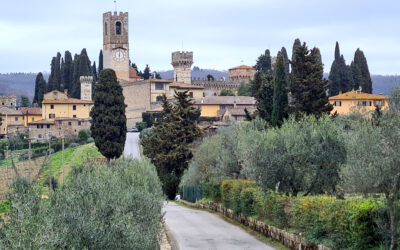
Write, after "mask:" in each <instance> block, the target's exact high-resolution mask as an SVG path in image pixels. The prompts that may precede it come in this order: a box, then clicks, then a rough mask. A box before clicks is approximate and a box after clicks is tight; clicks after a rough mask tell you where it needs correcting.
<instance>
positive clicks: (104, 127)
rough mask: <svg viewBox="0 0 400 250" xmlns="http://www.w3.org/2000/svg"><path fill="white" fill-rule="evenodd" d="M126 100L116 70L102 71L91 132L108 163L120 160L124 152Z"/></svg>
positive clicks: (96, 90)
mask: <svg viewBox="0 0 400 250" xmlns="http://www.w3.org/2000/svg"><path fill="white" fill-rule="evenodd" d="M124 100H125V99H124V95H123V94H122V87H121V85H120V84H119V83H118V81H117V76H116V75H115V72H114V70H112V69H104V70H102V71H101V72H100V77H99V81H98V83H97V84H96V89H95V94H94V107H93V108H92V111H91V112H90V116H91V118H92V124H91V127H90V130H91V132H92V137H93V138H94V141H95V144H96V146H97V148H98V149H99V151H100V153H101V154H102V155H104V157H106V158H107V160H108V161H110V159H115V158H119V157H120V156H121V155H122V153H123V152H124V147H125V140H126V132H127V128H126V116H125V102H124Z"/></svg>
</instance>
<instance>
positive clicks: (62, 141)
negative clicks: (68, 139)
mask: <svg viewBox="0 0 400 250" xmlns="http://www.w3.org/2000/svg"><path fill="white" fill-rule="evenodd" d="M61 145H62V178H63V184H65V172H64V171H65V170H64V133H63V135H62V137H61Z"/></svg>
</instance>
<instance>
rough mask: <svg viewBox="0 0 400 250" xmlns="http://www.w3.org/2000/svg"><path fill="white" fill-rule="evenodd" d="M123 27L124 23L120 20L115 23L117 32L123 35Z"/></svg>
mask: <svg viewBox="0 0 400 250" xmlns="http://www.w3.org/2000/svg"><path fill="white" fill-rule="evenodd" d="M121 29H122V24H121V22H119V21H118V22H117V23H116V24H115V34H117V35H121Z"/></svg>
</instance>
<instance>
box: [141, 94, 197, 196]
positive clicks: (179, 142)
mask: <svg viewBox="0 0 400 250" xmlns="http://www.w3.org/2000/svg"><path fill="white" fill-rule="evenodd" d="M175 99H176V104H174V105H172V104H171V103H169V102H168V100H167V98H166V96H165V95H164V96H163V98H162V102H163V111H162V112H161V114H160V116H159V118H158V119H157V121H156V122H155V124H154V126H153V129H152V133H151V134H150V135H149V136H146V137H144V138H143V140H142V145H143V153H144V154H145V155H146V156H147V157H149V158H150V159H151V161H152V162H153V164H154V165H155V166H156V168H157V172H158V175H159V177H160V180H161V182H162V183H163V189H164V191H165V193H166V194H167V196H168V197H169V198H170V199H173V198H174V197H175V194H176V192H177V188H178V185H179V179H180V177H181V176H182V174H183V171H184V170H185V169H187V167H188V164H189V161H190V160H191V158H192V157H193V154H192V150H191V143H193V142H194V140H195V138H197V137H198V136H199V134H200V131H199V128H198V127H197V124H196V120H197V118H198V117H199V115H200V112H199V110H198V109H197V108H194V107H193V102H192V101H191V100H190V98H189V95H188V92H187V91H186V92H179V93H178V92H175Z"/></svg>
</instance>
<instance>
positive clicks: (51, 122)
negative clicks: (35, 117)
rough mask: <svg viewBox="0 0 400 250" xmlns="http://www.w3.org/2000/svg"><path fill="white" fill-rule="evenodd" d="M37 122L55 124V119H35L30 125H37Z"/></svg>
mask: <svg viewBox="0 0 400 250" xmlns="http://www.w3.org/2000/svg"><path fill="white" fill-rule="evenodd" d="M37 124H54V121H49V120H45V119H43V120H39V121H34V122H30V123H29V125H37Z"/></svg>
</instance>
